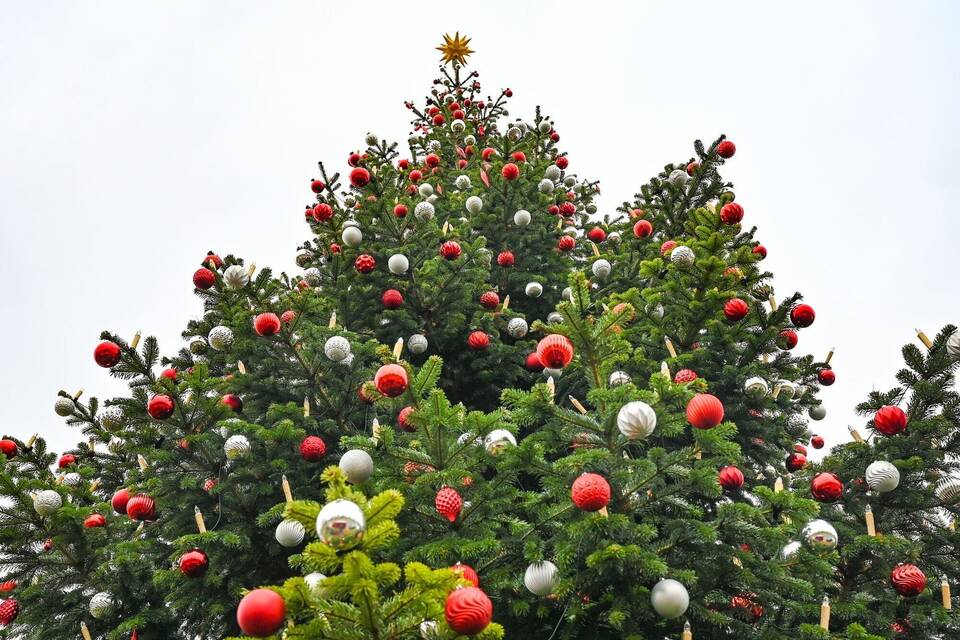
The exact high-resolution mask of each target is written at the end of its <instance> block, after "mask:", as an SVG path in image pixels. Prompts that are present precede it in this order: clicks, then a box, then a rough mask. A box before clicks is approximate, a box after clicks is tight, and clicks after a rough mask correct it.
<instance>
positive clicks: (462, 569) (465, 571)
mask: <svg viewBox="0 0 960 640" xmlns="http://www.w3.org/2000/svg"><path fill="white" fill-rule="evenodd" d="M450 570H451V571H455V572H456V573H459V574H460V577H461V578H463V579H464V580H466V581H467V582H469V583H470V584H472V585H473V586H475V587H479V586H480V576H478V575H477V572H476V571H474V570H473V567H471V566H470V565H468V564H463V563H462V562H458V563H457V564H455V565H453V566H452V567H450Z"/></svg>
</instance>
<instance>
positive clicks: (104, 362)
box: [93, 340, 120, 369]
mask: <svg viewBox="0 0 960 640" xmlns="http://www.w3.org/2000/svg"><path fill="white" fill-rule="evenodd" d="M93 359H94V360H96V362H97V364H98V365H100V366H101V367H104V368H105V369H109V368H110V367H112V366H114V365H116V364H117V363H118V362H120V345H118V344H117V343H116V342H111V341H110V340H104V341H103V342H101V343H100V344H98V345H97V347H96V349H94V350H93Z"/></svg>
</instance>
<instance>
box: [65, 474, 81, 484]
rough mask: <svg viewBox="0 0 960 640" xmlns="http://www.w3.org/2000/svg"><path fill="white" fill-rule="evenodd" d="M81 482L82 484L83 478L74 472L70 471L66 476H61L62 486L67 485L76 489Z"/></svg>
mask: <svg viewBox="0 0 960 640" xmlns="http://www.w3.org/2000/svg"><path fill="white" fill-rule="evenodd" d="M81 482H83V477H81V475H80V474H79V473H77V472H76V471H71V472H70V473H68V474H67V475H65V476H63V484H65V485H67V486H68V487H76V486H78V485H79V484H80V483H81Z"/></svg>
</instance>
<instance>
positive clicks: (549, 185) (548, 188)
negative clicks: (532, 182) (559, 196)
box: [537, 178, 555, 193]
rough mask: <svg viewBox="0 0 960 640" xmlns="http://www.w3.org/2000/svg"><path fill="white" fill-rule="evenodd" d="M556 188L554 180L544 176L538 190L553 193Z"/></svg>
mask: <svg viewBox="0 0 960 640" xmlns="http://www.w3.org/2000/svg"><path fill="white" fill-rule="evenodd" d="M554 189H555V187H554V186H553V180H548V179H547V178H544V179H543V180H541V181H540V182H538V183H537V191H539V192H540V193H553V190H554Z"/></svg>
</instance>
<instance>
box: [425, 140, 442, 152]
mask: <svg viewBox="0 0 960 640" xmlns="http://www.w3.org/2000/svg"><path fill="white" fill-rule="evenodd" d="M427 151H429V152H431V153H436V152H437V151H440V141H439V140H428V141H427Z"/></svg>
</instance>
